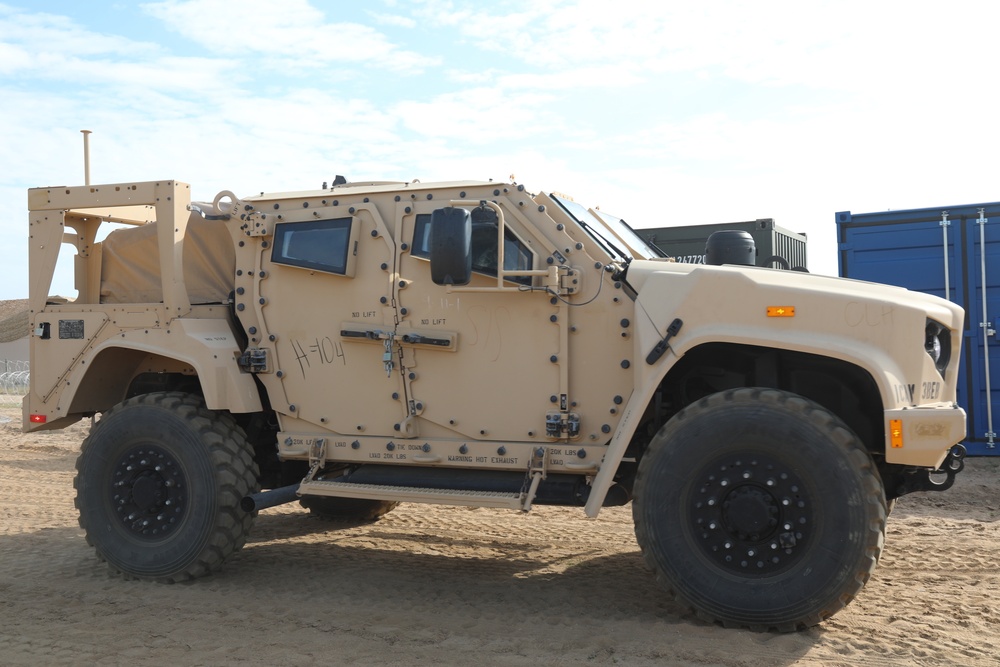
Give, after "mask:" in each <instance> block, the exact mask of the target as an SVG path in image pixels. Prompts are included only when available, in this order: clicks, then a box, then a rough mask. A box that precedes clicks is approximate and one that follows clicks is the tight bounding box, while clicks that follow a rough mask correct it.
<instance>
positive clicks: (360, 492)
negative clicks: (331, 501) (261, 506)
mask: <svg viewBox="0 0 1000 667" xmlns="http://www.w3.org/2000/svg"><path fill="white" fill-rule="evenodd" d="M299 494H300V495H303V496H339V497H341V498H368V499H370V500H392V501H397V502H404V503H435V504H438V505H460V506H466V507H503V508H507V509H515V510H517V509H521V508H522V503H523V500H522V497H521V495H522V494H520V493H509V492H506V493H505V492H499V491H463V490H459V489H426V488H422V487H415V486H387V485H382V484H353V483H351V482H336V481H332V480H313V481H311V482H302V484H300V485H299Z"/></svg>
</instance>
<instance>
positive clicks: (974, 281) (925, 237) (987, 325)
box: [836, 202, 1000, 455]
mask: <svg viewBox="0 0 1000 667" xmlns="http://www.w3.org/2000/svg"><path fill="white" fill-rule="evenodd" d="M836 221H837V240H838V251H839V260H838V261H839V265H840V275H841V276H843V277H845V278H855V279H858V280H868V281H871V282H878V283H885V284H888V285H898V286H900V287H906V288H907V289H912V290H917V291H920V292H927V293H928V294H934V295H936V296H940V297H945V298H948V299H950V300H951V301H953V302H955V303H957V304H959V305H960V306H962V307H963V308H965V332H964V337H963V341H962V360H961V367H960V372H959V380H958V382H959V385H958V401H959V404H960V405H961V406H962V407H963V408H965V410H966V412H967V413H968V415H969V422H968V437H967V440H966V443H965V444H966V447H967V448H968V450H969V453H970V454H973V455H1000V447H997V446H996V441H997V439H998V438H997V436H996V435H995V431H996V428H997V426H1000V424H998V420H1000V340H998V336H997V334H995V333H993V332H995V331H996V330H997V328H998V325H1000V202H993V203H987V204H966V205H962V206H941V207H936V208H923V209H910V210H902V211H884V212H878V213H861V214H858V213H853V214H852V213H851V212H850V211H843V212H840V213H837V214H836ZM946 267H947V272H946ZM984 271H985V279H984V277H983V273H984ZM946 286H947V289H946ZM984 295H985V305H984Z"/></svg>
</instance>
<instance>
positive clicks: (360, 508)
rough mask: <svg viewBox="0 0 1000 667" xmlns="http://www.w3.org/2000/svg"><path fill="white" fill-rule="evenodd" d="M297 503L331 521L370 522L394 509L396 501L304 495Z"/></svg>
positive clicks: (313, 513)
mask: <svg viewBox="0 0 1000 667" xmlns="http://www.w3.org/2000/svg"><path fill="white" fill-rule="evenodd" d="M299 504H300V505H302V506H303V507H305V508H306V509H307V510H309V513H310V514H312V515H313V516H316V517H320V518H322V519H330V520H332V521H352V522H361V523H364V522H370V521H378V520H379V519H381V518H382V517H383V516H385V515H386V514H388V513H389V512H391V511H392V510H394V509H396V507H397V506H398V505H399V503H398V502H395V501H392V500H369V499H367V498H338V497H336V496H305V497H304V498H302V499H301V500H300V501H299Z"/></svg>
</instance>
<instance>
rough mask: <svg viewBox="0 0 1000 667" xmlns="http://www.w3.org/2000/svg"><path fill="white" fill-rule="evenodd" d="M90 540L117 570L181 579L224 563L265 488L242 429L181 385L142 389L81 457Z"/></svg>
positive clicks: (80, 490) (108, 418)
mask: <svg viewBox="0 0 1000 667" xmlns="http://www.w3.org/2000/svg"><path fill="white" fill-rule="evenodd" d="M76 468H77V476H76V480H75V482H74V485H75V486H76V489H77V496H76V507H77V509H78V510H79V512H80V526H81V527H82V528H83V529H84V531H86V536H87V542H88V543H89V544H90V545H92V546H93V547H94V548H95V549H96V551H97V555H98V557H99V558H101V559H102V560H105V561H107V563H108V565H109V566H110V567H111V569H112V570H114V571H117V572H121V573H122V574H124V575H126V576H128V577H133V578H137V579H148V580H155V581H161V582H166V583H172V582H175V581H182V580H185V579H191V578H194V577H199V576H202V575H205V574H208V573H210V572H214V571H216V570H218V569H219V568H220V567H221V566H222V563H223V561H225V559H226V558H227V557H228V556H230V555H231V554H232V553H233V552H235V551H237V550H239V549H240V548H242V547H243V545H244V543H245V542H246V539H247V535H248V534H249V532H250V526H251V524H252V523H253V518H254V515H253V514H251V513H248V512H244V511H243V510H242V509H241V508H240V500H241V499H242V498H243V497H244V496H245V495H247V494H249V493H254V492H256V491H257V466H256V465H255V464H254V461H253V449H252V448H251V447H250V445H249V444H248V443H247V441H246V436H245V435H244V433H243V430H242V429H240V427H239V426H237V425H236V422H235V421H234V420H233V418H232V416H231V415H230V414H229V413H226V412H216V411H212V410H208V409H207V408H206V407H205V404H204V402H203V401H202V400H201V398H199V397H197V396H194V395H191V394H185V393H180V392H168V393H152V394H143V395H140V396H136V397H134V398H131V399H129V400H127V401H125V402H124V403H121V404H119V405H117V406H115V407H114V408H112V409H111V410H109V411H108V412H107V413H105V414H104V416H103V418H102V419H101V420H100V421H99V422H97V424H96V425H95V426H94V428H93V430H92V432H91V434H90V436H89V437H88V438H87V439H86V440H85V441H84V442H83V447H82V450H81V453H80V456H79V458H78V459H77V462H76Z"/></svg>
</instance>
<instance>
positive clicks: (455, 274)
mask: <svg viewBox="0 0 1000 667" xmlns="http://www.w3.org/2000/svg"><path fill="white" fill-rule="evenodd" d="M430 246H431V248H430V250H431V252H430V255H431V280H433V281H434V284H435V285H468V284H469V280H471V279H472V216H471V215H470V214H469V211H468V209H464V208H456V207H453V206H449V207H447V208H439V209H436V210H435V211H434V213H432V214H431V238H430Z"/></svg>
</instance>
